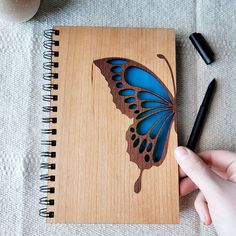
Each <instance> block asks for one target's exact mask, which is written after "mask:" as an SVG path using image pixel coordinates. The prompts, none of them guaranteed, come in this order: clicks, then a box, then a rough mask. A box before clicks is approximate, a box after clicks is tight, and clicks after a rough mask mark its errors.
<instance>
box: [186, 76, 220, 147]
mask: <svg viewBox="0 0 236 236" xmlns="http://www.w3.org/2000/svg"><path fill="white" fill-rule="evenodd" d="M215 86H216V80H215V79H213V80H212V81H211V82H210V84H209V85H208V88H207V91H206V94H205V96H204V99H203V102H202V104H201V106H200V109H199V111H198V114H197V117H196V120H195V122H194V125H193V129H192V131H191V134H190V137H189V140H188V144H187V146H186V147H187V148H189V149H191V150H192V151H194V149H195V146H196V143H197V141H198V138H199V134H200V131H201V129H202V127H203V122H204V119H205V117H206V114H207V110H208V107H209V105H210V101H211V97H212V95H213V92H214V89H215Z"/></svg>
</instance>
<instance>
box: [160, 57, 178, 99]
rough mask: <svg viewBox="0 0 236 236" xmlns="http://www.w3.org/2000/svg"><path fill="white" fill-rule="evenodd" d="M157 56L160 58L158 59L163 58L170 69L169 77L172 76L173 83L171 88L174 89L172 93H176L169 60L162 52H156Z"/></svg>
mask: <svg viewBox="0 0 236 236" xmlns="http://www.w3.org/2000/svg"><path fill="white" fill-rule="evenodd" d="M157 57H158V58H160V59H164V60H165V62H166V64H167V66H168V68H169V71H170V74H171V78H172V83H173V89H174V94H175V95H176V88H175V79H174V75H173V71H172V69H171V66H170V63H169V61H168V60H167V59H166V57H165V56H164V55H163V54H157Z"/></svg>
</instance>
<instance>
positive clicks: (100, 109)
mask: <svg viewBox="0 0 236 236" xmlns="http://www.w3.org/2000/svg"><path fill="white" fill-rule="evenodd" d="M45 37H46V40H45V42H44V46H45V48H46V51H45V52H44V58H45V60H46V61H45V63H44V69H45V74H44V80H45V81H46V82H45V84H44V86H43V89H44V95H43V100H44V106H43V111H44V112H45V114H44V115H45V117H44V118H43V123H44V125H46V126H45V127H44V128H43V129H42V135H43V141H42V144H43V147H44V148H43V152H42V157H43V158H44V160H45V162H44V163H42V165H41V167H42V168H43V169H44V170H42V172H43V173H42V175H41V180H42V181H43V184H42V186H41V188H40V191H41V194H42V196H41V198H40V203H41V204H42V205H43V206H42V208H41V209H40V212H39V213H40V215H41V216H44V217H47V222H48V223H66V224H67V223H68V224H69V223H73V224H74V223H115V224H120V223H122V224H133V223H135V224H136V223H137V224H149V223H150V224H162V223H169V224H176V223H178V222H179V193H178V167H177V164H176V162H175V160H174V155H173V151H174V148H175V147H176V146H177V132H176V99H175V97H176V62H175V30H173V29H151V28H150V29H143V28H106V27H64V26H63V27H61V26H60V27H54V28H53V29H51V30H47V31H45ZM45 145H46V147H47V148H46V149H45Z"/></svg>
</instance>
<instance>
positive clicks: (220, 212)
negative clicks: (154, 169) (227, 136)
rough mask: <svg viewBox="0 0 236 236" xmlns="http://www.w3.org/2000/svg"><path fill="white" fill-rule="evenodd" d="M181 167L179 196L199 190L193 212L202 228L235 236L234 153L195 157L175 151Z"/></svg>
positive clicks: (226, 152) (210, 152)
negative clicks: (207, 226)
mask: <svg viewBox="0 0 236 236" xmlns="http://www.w3.org/2000/svg"><path fill="white" fill-rule="evenodd" d="M175 158H176V161H177V163H178V164H179V166H180V169H179V176H180V195H181V196H185V195H187V194H189V193H191V192H192V191H194V190H196V189H199V190H200V191H199V193H198V195H197V197H196V200H195V203H194V205H195V208H196V211H197V213H198V215H199V217H200V219H201V221H202V222H203V223H204V224H205V225H210V224H211V223H213V225H214V227H215V229H216V231H217V233H218V235H220V236H233V235H236V153H233V152H229V151H220V150H219V151H206V152H202V153H199V154H198V155H197V154H195V153H194V152H192V151H191V150H189V149H188V148H186V147H177V148H176V149H175Z"/></svg>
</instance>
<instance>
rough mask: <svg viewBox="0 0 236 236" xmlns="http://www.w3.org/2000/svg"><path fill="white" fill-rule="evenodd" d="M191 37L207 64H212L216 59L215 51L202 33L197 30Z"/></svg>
mask: <svg viewBox="0 0 236 236" xmlns="http://www.w3.org/2000/svg"><path fill="white" fill-rule="evenodd" d="M189 39H190V40H191V42H192V44H193V45H194V47H195V48H196V49H197V51H198V53H199V54H200V55H201V57H202V59H203V60H204V61H205V63H206V64H207V65H209V64H211V63H212V62H213V61H214V53H213V51H212V49H211V48H210V46H209V44H208V43H207V41H206V40H205V38H204V37H203V36H202V34H200V33H196V32H195V33H193V34H191V35H190V36H189Z"/></svg>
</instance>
